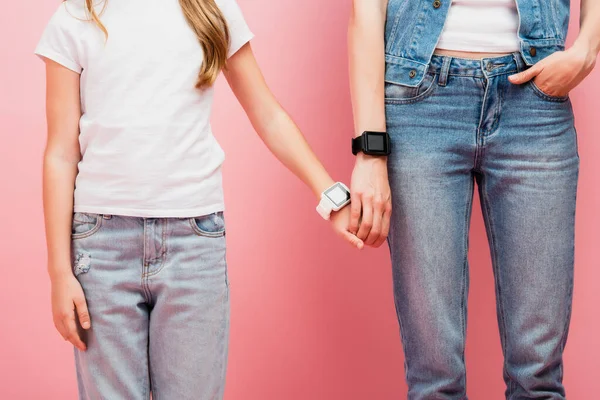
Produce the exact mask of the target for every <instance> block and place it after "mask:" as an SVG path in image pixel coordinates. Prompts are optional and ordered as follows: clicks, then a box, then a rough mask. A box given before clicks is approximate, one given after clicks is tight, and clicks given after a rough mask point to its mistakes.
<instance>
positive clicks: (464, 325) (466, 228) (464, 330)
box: [460, 177, 474, 387]
mask: <svg viewBox="0 0 600 400" xmlns="http://www.w3.org/2000/svg"><path fill="white" fill-rule="evenodd" d="M473 188H474V182H473V177H471V181H470V184H469V189H468V190H467V202H466V203H467V209H466V213H465V225H464V233H465V234H464V238H463V240H464V247H463V249H464V254H465V258H464V261H463V281H462V284H463V287H462V293H463V295H462V300H461V301H462V304H461V311H460V312H461V323H462V335H463V343H462V362H463V365H465V364H466V362H465V351H466V340H467V304H468V302H467V299H468V284H467V282H468V279H469V278H468V265H469V222H470V220H471V212H472V209H473ZM464 380H465V382H464V386H465V387H466V385H467V382H466V380H467V378H466V375H465V377H464Z"/></svg>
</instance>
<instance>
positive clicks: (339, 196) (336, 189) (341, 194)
mask: <svg viewBox="0 0 600 400" xmlns="http://www.w3.org/2000/svg"><path fill="white" fill-rule="evenodd" d="M325 196H327V198H328V199H329V200H331V201H332V202H333V204H335V206H336V207H341V206H343V205H344V204H345V203H346V202H347V201H348V200H350V192H348V191H347V190H346V189H345V188H344V187H343V186H342V185H340V184H339V183H336V184H335V185H333V186H332V187H331V188H329V189H327V191H325Z"/></svg>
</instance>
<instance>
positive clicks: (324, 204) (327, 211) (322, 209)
mask: <svg viewBox="0 0 600 400" xmlns="http://www.w3.org/2000/svg"><path fill="white" fill-rule="evenodd" d="M331 210H333V207H332V206H331V202H330V201H329V200H328V199H327V198H326V197H325V196H323V197H321V201H320V202H319V205H318V206H317V212H318V213H319V215H321V217H323V219H329V217H331Z"/></svg>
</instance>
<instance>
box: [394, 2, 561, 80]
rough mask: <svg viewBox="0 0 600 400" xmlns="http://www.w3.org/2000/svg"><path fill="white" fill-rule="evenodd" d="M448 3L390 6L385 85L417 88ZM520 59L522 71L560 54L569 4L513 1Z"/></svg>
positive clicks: (432, 49) (437, 38) (437, 37)
mask: <svg viewBox="0 0 600 400" xmlns="http://www.w3.org/2000/svg"><path fill="white" fill-rule="evenodd" d="M451 3H452V0H389V1H388V8H387V22H386V26H385V42H386V47H385V59H386V80H388V81H394V82H396V83H400V84H402V85H405V86H412V87H416V86H419V85H420V84H421V81H422V80H423V79H424V77H425V75H426V73H427V71H428V66H429V62H430V61H431V56H432V54H433V52H434V50H435V47H436V45H437V43H438V40H439V38H440V35H441V33H442V30H443V28H444V24H445V22H446V17H447V16H448V10H449V9H450V6H451ZM516 3H517V10H518V12H519V32H518V35H519V39H520V47H521V49H520V54H521V56H522V57H523V60H524V61H525V64H527V65H533V64H535V63H536V62H538V61H540V60H542V59H543V58H546V57H547V56H549V55H550V54H552V53H554V52H556V51H559V50H564V48H565V39H566V38H567V31H568V27H569V14H570V0H516Z"/></svg>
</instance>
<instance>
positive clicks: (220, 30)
mask: <svg viewBox="0 0 600 400" xmlns="http://www.w3.org/2000/svg"><path fill="white" fill-rule="evenodd" d="M107 1H108V0H105V2H104V7H106V2H107ZM179 5H180V6H181V9H182V10H183V14H184V15H185V19H186V21H187V23H188V25H189V26H190V28H192V30H193V31H194V33H195V34H196V37H197V38H198V42H199V43H200V46H201V47H202V51H203V53H204V59H203V60H202V65H201V66H200V72H199V73H198V80H197V81H196V87H197V88H198V89H204V88H207V87H210V86H212V85H213V84H214V83H215V80H216V79H217V76H218V75H219V72H221V70H222V69H223V68H224V67H225V63H226V62H227V52H228V51H229V44H230V40H231V39H230V36H229V28H228V27H227V21H225V17H224V16H223V13H222V12H221V10H220V9H219V7H218V6H217V4H216V3H215V0H179ZM85 8H86V11H87V13H88V16H89V18H90V20H91V21H92V22H93V23H94V24H96V25H97V26H98V28H100V30H101V31H102V32H103V33H104V35H105V36H106V38H108V31H107V30H106V27H105V26H104V25H103V24H102V21H100V17H99V15H98V13H97V12H96V10H95V9H94V0H85ZM100 14H102V12H100Z"/></svg>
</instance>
